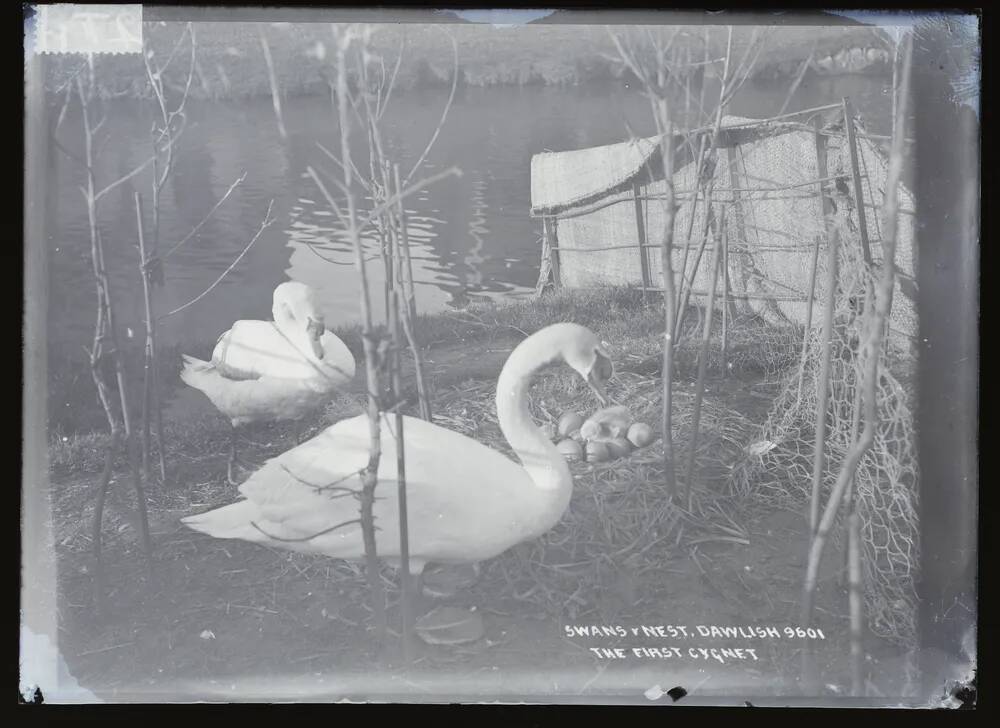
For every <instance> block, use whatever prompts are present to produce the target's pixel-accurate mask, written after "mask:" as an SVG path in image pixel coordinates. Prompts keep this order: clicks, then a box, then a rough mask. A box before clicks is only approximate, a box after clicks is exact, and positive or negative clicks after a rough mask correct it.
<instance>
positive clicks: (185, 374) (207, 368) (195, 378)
mask: <svg viewBox="0 0 1000 728" xmlns="http://www.w3.org/2000/svg"><path fill="white" fill-rule="evenodd" d="M181 358H182V359H183V360H184V366H183V367H181V381H183V382H184V383H185V384H186V385H188V386H189V387H194V388H195V389H203V388H204V382H205V375H207V374H209V373H210V372H211V371H213V370H214V369H215V366H214V365H213V364H212V363H211V362H207V361H202V360H201V359H196V358H195V357H193V356H188V355H187V354H181Z"/></svg>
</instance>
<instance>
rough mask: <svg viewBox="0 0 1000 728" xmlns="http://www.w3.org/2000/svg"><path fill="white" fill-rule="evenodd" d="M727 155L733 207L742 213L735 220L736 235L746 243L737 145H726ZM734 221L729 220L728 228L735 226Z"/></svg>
mask: <svg viewBox="0 0 1000 728" xmlns="http://www.w3.org/2000/svg"><path fill="white" fill-rule="evenodd" d="M726 156H727V159H728V160H729V186H730V187H732V188H733V190H734V192H733V207H734V209H738V210H739V212H740V214H739V215H738V216H737V217H736V220H735V223H736V236H737V240H742V241H743V243H744V244H746V239H747V235H746V228H745V226H744V225H743V208H742V205H741V203H740V198H741V197H742V195H741V194H740V193H739V192H737V191H736V190H739V189H740V187H741V186H740V174H739V162H738V161H737V159H736V147H734V146H730V147H726ZM730 217H732V216H730ZM733 222H734V221H733V220H730V221H729V228H728V229H730V230H731V229H732V227H733V226H732V223H733Z"/></svg>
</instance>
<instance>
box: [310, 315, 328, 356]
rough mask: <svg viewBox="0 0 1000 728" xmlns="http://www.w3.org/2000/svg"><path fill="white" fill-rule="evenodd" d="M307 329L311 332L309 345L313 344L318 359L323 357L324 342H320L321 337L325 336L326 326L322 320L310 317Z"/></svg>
mask: <svg viewBox="0 0 1000 728" xmlns="http://www.w3.org/2000/svg"><path fill="white" fill-rule="evenodd" d="M306 330H307V331H308V332H309V345H310V346H312V350H313V354H315V355H316V358H317V359H322V358H323V344H322V343H321V342H320V339H322V338H323V333H324V332H325V331H326V327H325V326H324V325H323V322H322V321H315V320H314V319H309V323H308V325H307V326H306Z"/></svg>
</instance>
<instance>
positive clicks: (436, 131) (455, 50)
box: [403, 37, 458, 187]
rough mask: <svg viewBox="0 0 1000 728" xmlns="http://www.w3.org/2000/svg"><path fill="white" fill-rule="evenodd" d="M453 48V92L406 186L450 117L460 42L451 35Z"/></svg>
mask: <svg viewBox="0 0 1000 728" xmlns="http://www.w3.org/2000/svg"><path fill="white" fill-rule="evenodd" d="M451 48H452V53H453V54H454V58H455V66H454V70H453V71H452V74H451V92H450V93H449V94H448V101H447V103H446V104H445V105H444V111H442V112H441V120H440V121H438V125H437V128H435V129H434V134H433V135H431V139H430V141H429V142H427V146H426V147H424V151H423V153H422V154H421V155H420V156H419V157H418V158H417V161H416V164H414V165H413V169H411V170H410V173H409V174H408V175H406V179H404V180H403V186H404V187H405V186H406V185H408V184H409V183H410V180H411V179H413V175H415V174H416V173H417V170H419V169H420V165H422V164H423V163H424V160H425V159H426V158H427V155H428V154H429V153H430V151H431V147H433V146H434V142H436V141H437V138H438V134H440V133H441V127H443V126H444V120H445V119H447V118H448V112H449V111H450V110H451V104H452V102H453V101H454V100H455V89H456V88H458V43H457V42H456V41H455V38H454V37H451Z"/></svg>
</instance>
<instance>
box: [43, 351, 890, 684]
mask: <svg viewBox="0 0 1000 728" xmlns="http://www.w3.org/2000/svg"><path fill="white" fill-rule="evenodd" d="M508 352H509V347H508V346H506V345H504V344H498V345H496V346H494V347H491V350H488V351H477V352H474V353H472V354H469V353H468V352H466V353H465V354H464V355H459V354H457V353H455V352H452V353H450V354H449V353H447V352H440V353H438V354H434V355H430V356H429V357H428V363H427V364H428V367H429V368H430V369H431V371H432V372H433V373H435V374H436V375H442V374H444V373H445V372H446V370H448V369H452V370H453V369H455V368H456V367H459V368H461V369H462V370H463V371H465V372H467V373H468V376H469V377H470V378H476V377H478V376H481V377H482V378H483V379H484V380H490V379H491V378H495V373H496V371H497V370H498V369H499V365H500V363H502V361H503V360H504V359H505V357H506V355H507V353H508ZM683 386H684V385H683V384H682V387H683ZM768 391H771V390H768V389H767V387H766V386H765V385H764V384H763V383H753V382H749V383H748V382H740V381H739V380H736V379H733V378H730V379H727V380H726V381H724V382H716V383H715V384H713V385H712V387H711V389H710V392H709V396H710V397H714V398H715V399H717V400H720V401H724V402H726V403H727V405H728V406H729V407H732V408H734V409H736V410H738V411H739V412H742V413H744V414H747V413H748V412H749V413H750V414H751V415H753V416H755V417H756V418H758V421H759V419H762V418H763V416H764V413H765V412H766V408H767V406H768V404H769V395H768ZM179 406H180V407H181V409H180V410H178V411H187V410H185V409H184V408H187V407H194V408H196V407H198V406H200V405H199V404H198V403H197V401H196V400H190V399H189V400H187V401H186V404H183V405H179ZM748 416H749V415H748ZM291 431H292V428H291V427H280V426H269V427H262V428H260V429H258V430H254V431H252V432H250V433H249V438H250V441H251V444H250V445H249V447H248V448H247V449H246V450H245V453H246V455H247V456H248V457H249V458H250V459H252V460H256V461H258V462H259V461H262V460H263V459H264V458H266V457H270V456H273V455H276V454H278V453H280V452H282V451H284V450H285V449H287V448H288V447H289V446H290V445H291V443H292V441H291V436H292V433H291ZM218 452H219V454H218V455H208V456H205V457H191V458H188V459H186V460H180V462H178V463H177V464H176V465H175V466H174V467H175V468H176V472H175V478H174V480H175V481H176V482H175V484H174V486H173V487H172V488H170V489H166V490H164V489H162V488H154V489H153V490H152V492H151V494H150V501H151V503H150V521H151V526H152V532H153V537H154V552H155V557H154V559H155V564H154V572H153V578H152V579H150V577H149V575H148V573H147V570H146V566H145V563H144V559H143V556H142V553H141V550H140V549H139V547H138V544H137V541H136V538H135V529H134V527H133V526H132V525H131V523H132V521H133V519H132V518H131V517H130V515H129V514H130V510H129V508H128V507H127V506H126V505H123V503H122V498H123V497H122V496H119V497H118V498H117V499H115V498H112V502H111V504H110V505H109V510H108V512H107V515H106V522H105V523H106V525H105V530H104V532H105V547H104V553H105V557H104V558H105V572H106V579H107V584H108V592H107V602H106V610H105V611H104V613H103V614H100V615H96V614H95V600H94V594H95V589H94V576H93V571H94V564H93V560H92V556H91V553H90V543H91V542H90V539H89V536H88V533H89V521H90V514H91V512H92V500H93V498H92V492H93V488H94V484H95V483H96V481H97V476H94V475H88V476H77V477H68V476H65V475H64V476H62V477H54V479H53V484H52V487H53V494H54V498H53V501H54V503H55V508H56V524H55V525H56V543H57V556H58V562H57V563H58V574H59V576H58V579H59V584H58V587H59V621H60V635H59V647H60V651H61V652H62V654H63V656H64V658H65V659H66V661H67V663H68V665H69V669H70V671H71V673H72V674H73V675H74V676H75V677H76V678H77V680H79V682H80V683H81V685H83V686H85V687H87V688H89V689H91V690H93V691H94V692H95V693H96V694H97V695H98V696H100V697H102V698H104V699H107V700H111V701H143V700H153V701H156V700H181V701H188V700H197V699H206V700H275V699H310V700H327V699H335V698H343V697H347V698H353V699H376V700H383V699H385V700H389V699H397V700H413V701H422V700H428V701H432V700H449V699H452V700H454V699H461V698H463V697H466V698H471V699H483V698H487V697H488V698H497V699H501V700H503V699H514V698H518V699H520V698H522V697H523V698H528V699H536V700H547V701H555V702H559V701H573V700H575V699H584V698H586V699H591V700H613V699H626V700H635V701H647V700H661V701H667V702H669V701H670V700H671V699H672V698H671V697H669V696H668V695H666V694H665V693H666V691H668V690H670V689H671V688H674V687H675V686H680V687H682V688H684V689H685V690H686V691H687V692H689V693H694V694H696V695H699V696H712V695H717V696H727V697H733V696H737V697H743V696H745V697H746V698H747V699H752V698H754V697H763V696H802V695H809V696H826V697H835V696H837V695H842V694H844V692H845V690H846V689H847V687H848V686H849V684H850V673H849V669H848V663H847V655H848V645H847V625H848V618H847V596H846V585H844V584H842V583H841V579H842V577H841V574H842V565H843V558H844V557H843V554H842V552H841V551H840V549H839V548H838V547H837V546H836V544H831V547H830V548H829V549H828V552H827V554H826V558H825V561H824V564H823V569H822V571H821V581H820V586H819V593H818V600H817V604H818V607H817V611H816V619H815V627H816V628H817V629H819V630H821V631H822V636H823V638H817V639H815V640H811V641H810V643H811V644H812V645H813V649H814V654H815V663H816V666H817V667H816V672H815V673H814V674H811V675H809V676H803V673H802V665H803V661H802V650H803V644H804V642H803V640H801V639H798V638H796V637H795V636H794V634H793V635H792V636H787V634H786V633H785V632H784V630H785V629H786V628H790V627H795V626H796V624H797V621H798V604H799V597H800V590H801V583H802V578H803V574H804V570H805V556H806V547H807V530H808V525H807V522H806V518H805V516H804V515H803V514H800V513H793V512H790V511H785V510H777V511H776V510H771V511H768V510H765V509H763V508H761V507H759V506H755V505H752V504H743V505H741V506H740V508H739V511H738V513H739V519H740V521H741V523H740V525H741V526H742V527H743V529H744V530H745V533H746V536H747V538H746V539H745V542H744V541H743V540H742V539H734V540H732V541H726V540H722V539H703V540H702V542H698V539H695V538H690V537H689V538H687V539H685V540H681V541H680V542H679V543H675V544H670V545H669V546H667V545H663V546H662V548H659V550H658V551H657V552H656V558H657V559H659V560H658V561H657V568H655V569H652V570H646V571H644V572H643V573H642V574H641V575H640V576H638V577H634V576H633V577H628V575H622V577H621V578H615V579H608V581H607V583H602V584H600V585H596V588H591V589H588V590H585V591H584V592H582V593H584V594H587V595H591V596H590V597H588V598H587V599H584V600H582V601H583V603H580V602H581V600H580V599H579V598H577V599H576V600H575V601H573V600H572V598H571V599H570V600H567V601H566V602H565V603H564V604H563V606H562V607H559V606H553V605H552V604H551V602H550V603H548V605H540V604H539V603H537V602H534V601H531V600H530V599H527V598H525V597H524V596H523V595H521V594H520V593H519V592H518V589H515V588H512V586H511V584H510V583H509V582H508V581H507V580H505V579H503V578H500V576H499V573H500V569H499V568H498V567H497V565H496V564H494V563H492V562H488V563H485V564H483V565H482V574H481V576H480V578H479V581H478V582H477V583H476V584H475V585H473V586H471V587H470V588H468V589H465V590H463V591H461V592H459V593H458V594H457V595H456V596H455V597H453V598H451V599H450V600H447V603H448V604H452V605H456V606H462V607H465V608H468V609H475V610H477V611H478V612H479V613H480V614H481V615H482V616H483V619H484V622H485V627H486V635H485V637H484V638H483V639H480V640H479V641H478V642H475V643H472V644H467V645H455V646H429V645H423V644H421V646H420V648H419V650H418V653H417V655H416V659H415V660H414V662H413V663H412V664H410V665H409V666H406V667H404V666H403V665H402V662H401V660H400V657H399V654H398V647H397V645H398V639H396V638H395V637H394V636H393V635H395V634H396V633H395V629H393V630H392V631H393V635H390V640H389V644H388V645H387V646H385V647H380V645H379V644H378V643H377V641H376V639H375V637H374V634H373V632H372V629H371V612H370V608H369V606H368V603H367V589H366V584H365V580H364V576H363V572H362V570H361V568H360V567H359V566H355V565H351V564H347V563H345V562H339V561H334V560H332V559H326V558H322V557H312V556H305V555H300V554H292V553H288V552H284V551H279V550H277V549H272V548H269V547H266V546H260V545H254V544H249V543H243V542H237V541H222V540H217V539H212V538H210V537H207V536H203V535H201V534H198V533H194V532H192V531H189V530H187V529H185V528H184V527H183V526H182V525H181V524H180V523H179V520H178V519H179V518H180V517H183V516H184V515H187V514H189V513H193V512H198V511H201V510H205V509H207V508H208V507H210V506H214V505H221V504H224V503H228V502H231V501H233V500H235V499H236V497H237V493H236V490H235V488H233V487H231V486H229V485H227V484H225V482H224V472H225V456H224V445H223V441H221V440H220V443H219V448H218ZM175 460H179V458H175ZM572 467H573V470H574V474H575V475H578V476H581V477H582V476H584V475H586V473H587V469H588V468H591V469H592V468H593V467H594V466H592V465H588V464H585V463H577V464H574V465H573V466H572ZM117 481H118V482H116V484H115V487H117V488H118V489H119V490H118V491H116V492H121V493H127V486H128V482H127V479H125V478H124V476H120V477H119V478H118V479H117ZM572 508H573V506H572V505H571V509H572ZM520 548H521V547H516V548H515V549H512V550H511V552H508V554H506V555H504V556H501V557H498V559H494V560H493V561H494V562H499V561H500V560H503V559H516V558H517V551H518V549H520ZM510 563H512V562H510V561H508V562H507V564H508V566H509V564H510ZM507 573H509V569H508V570H507ZM383 578H384V579H385V580H386V584H387V588H388V596H389V606H390V621H391V623H392V624H393V625H396V624H397V622H396V619H397V611H398V610H397V607H398V591H397V590H396V586H395V578H394V574H393V572H392V571H391V570H389V569H388V568H387V569H386V570H385V571H384V574H383ZM591 586H592V587H593V586H595V585H591ZM588 600H589V601H588ZM423 601H424V603H423V604H421V607H422V611H426V610H427V609H429V608H430V607H432V606H435V604H434V603H431V601H430V600H428V599H424V600H423ZM591 625H593V626H596V627H601V626H606V627H610V628H613V629H616V630H617V629H618V628H624V630H625V635H626V636H625V637H621V636H618V635H616V636H612V637H609V636H598V637H592V636H580V635H579V632H578V631H574V632H573V636H570V632H571V628H573V627H588V628H589V627H590V626H591ZM670 626H675V627H676V626H684V627H686V629H687V630H688V636H687V637H681V636H677V637H667V636H663V637H661V636H655V635H649V634H646V635H644V631H643V627H647V628H649V629H655V628H658V627H663V628H665V629H667V628H669V627H670ZM699 626H702V627H705V628H711V627H713V626H715V627H743V628H744V629H745V630H746V629H750V628H751V627H754V628H768V627H774V628H776V629H777V630H778V635H777V636H774V635H773V634H771V635H765V636H759V635H750V636H747V633H746V632H744V633H743V634H742V635H739V636H736V637H733V636H731V635H730V636H725V635H723V636H720V635H719V634H712V633H711V632H710V633H709V635H708V636H702V635H701V634H700V632H699V630H698V627H699ZM632 629H636V630H637V633H633V632H632V631H631V630H632ZM592 647H594V648H604V649H606V650H614V649H616V648H618V649H622V650H624V652H623V653H618V654H625V657H624V658H619V657H614V658H612V657H609V655H613V654H615V653H613V652H604V653H601V655H598V654H595V653H594V651H592V650H591V649H590V648H592ZM674 647H675V648H676V649H677V651H666V648H674ZM632 648H658V649H659V650H660V653H655V652H648V653H643V652H641V651H640V652H639V653H638V654H637V653H634V652H632ZM713 648H714V649H715V653H713V652H712V650H713ZM721 648H730V649H731V650H736V649H740V650H743V652H741V653H734V652H728V653H721V652H718V650H719V649H721ZM701 649H704V650H705V651H706V652H704V653H703V652H701V651H700V650H701ZM866 649H867V651H868V655H867V666H868V673H869V685H868V691H869V695H870V696H874V697H879V696H893V695H899V694H901V691H902V689H903V685H902V681H903V678H904V676H903V675H901V674H900V671H899V670H886V669H880V664H881V663H882V662H883V661H896V660H898V657H899V655H898V650H896V649H895V648H893V647H892V646H890V645H887V644H884V643H881V642H880V641H879V640H877V639H876V638H875V637H874V636H872V635H867V636H866ZM746 650H752V651H753V658H755V659H752V658H751V657H750V656H749V654H750V653H749V652H747V651H746ZM736 654H739V655H740V656H739V657H737V656H735V655H736Z"/></svg>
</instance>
